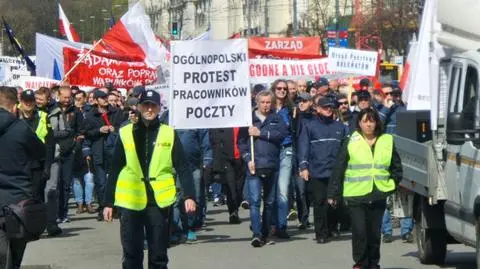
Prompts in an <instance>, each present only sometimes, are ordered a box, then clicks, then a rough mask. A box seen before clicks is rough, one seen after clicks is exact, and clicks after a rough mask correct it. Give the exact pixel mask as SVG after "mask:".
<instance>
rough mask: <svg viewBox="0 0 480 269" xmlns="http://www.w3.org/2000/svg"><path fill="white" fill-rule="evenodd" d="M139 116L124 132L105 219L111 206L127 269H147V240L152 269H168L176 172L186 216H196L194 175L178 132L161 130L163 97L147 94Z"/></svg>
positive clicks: (107, 193)
mask: <svg viewBox="0 0 480 269" xmlns="http://www.w3.org/2000/svg"><path fill="white" fill-rule="evenodd" d="M138 110H139V112H140V114H141V119H140V120H139V121H138V122H137V123H129V124H127V125H125V126H123V127H122V128H120V139H119V140H118V141H117V145H116V148H115V151H114V157H113V161H112V170H111V173H110V176H109V178H108V180H107V186H106V191H105V209H104V219H105V220H106V221H111V220H112V206H116V207H119V208H120V230H121V241H122V247H123V268H124V269H129V268H131V269H138V268H143V246H144V237H145V236H146V240H147V243H148V253H149V256H148V267H149V268H150V269H166V268H167V263H168V257H167V247H168V244H169V222H170V221H169V220H170V213H171V207H172V205H173V204H174V203H175V200H176V196H177V192H178V191H177V188H176V185H175V175H174V171H173V170H174V169H175V172H176V173H177V174H178V178H179V179H180V181H181V182H180V183H181V184H180V185H181V186H182V189H183V190H182V191H183V193H184V197H185V211H186V212H187V213H193V212H195V210H196V204H195V202H194V188H193V179H192V173H191V172H190V171H189V169H188V167H187V166H186V165H185V163H186V161H185V158H184V151H183V147H182V144H181V142H180V140H179V138H178V136H177V135H176V132H175V131H174V130H173V128H172V127H170V126H167V125H163V124H160V121H159V119H158V114H159V112H160V95H159V94H158V93H157V92H155V91H152V90H148V91H145V93H143V94H142V96H141V98H140V104H139V106H138Z"/></svg>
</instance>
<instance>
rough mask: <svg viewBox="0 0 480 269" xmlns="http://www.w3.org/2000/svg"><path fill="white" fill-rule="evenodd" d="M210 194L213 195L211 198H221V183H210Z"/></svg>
mask: <svg viewBox="0 0 480 269" xmlns="http://www.w3.org/2000/svg"><path fill="white" fill-rule="evenodd" d="M212 195H213V199H215V198H218V199H221V198H222V184H220V183H216V182H215V183H212Z"/></svg>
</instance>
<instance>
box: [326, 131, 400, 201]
mask: <svg viewBox="0 0 480 269" xmlns="http://www.w3.org/2000/svg"><path fill="white" fill-rule="evenodd" d="M349 142H350V138H349V139H345V140H344V141H343V143H342V147H341V148H340V152H339V153H338V156H337V163H336V164H335V167H334V169H333V172H332V176H331V179H330V184H329V185H328V198H332V199H335V200H339V199H340V198H342V196H343V181H344V180H345V171H346V170H347V166H348V161H349V160H350V156H349V154H348V143H349ZM374 150H375V144H374V145H373V146H372V152H374ZM388 170H389V172H390V177H391V178H392V179H393V180H394V181H395V186H398V184H399V183H400V181H402V177H403V168H402V161H401V159H400V156H399V155H398V152H397V150H396V148H395V144H393V151H392V160H391V163H390V168H389V169H388ZM389 194H390V193H385V192H381V191H379V190H378V189H377V188H376V187H375V185H374V187H373V191H372V192H371V193H369V194H367V195H365V196H362V197H348V198H345V200H346V201H349V202H351V203H352V202H353V203H355V202H357V203H362V202H374V201H378V200H383V199H386V198H387V197H388V195H389Z"/></svg>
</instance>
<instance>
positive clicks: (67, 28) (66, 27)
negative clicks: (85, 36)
mask: <svg viewBox="0 0 480 269" xmlns="http://www.w3.org/2000/svg"><path fill="white" fill-rule="evenodd" d="M58 22H59V29H60V34H61V35H62V36H64V37H67V39H68V41H70V42H79V41H80V38H79V37H78V34H77V32H76V31H75V29H74V28H73V25H71V24H70V22H69V21H68V19H67V16H66V15H65V12H63V9H62V6H61V5H60V4H58Z"/></svg>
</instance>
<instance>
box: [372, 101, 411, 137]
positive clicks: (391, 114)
mask: <svg viewBox="0 0 480 269" xmlns="http://www.w3.org/2000/svg"><path fill="white" fill-rule="evenodd" d="M405 110H406V108H405V106H404V105H403V104H394V105H392V107H390V108H387V107H385V106H382V107H381V108H380V109H379V111H378V114H379V115H380V119H381V120H382V122H383V124H384V126H385V133H387V134H395V133H396V131H397V112H398V111H405Z"/></svg>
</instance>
